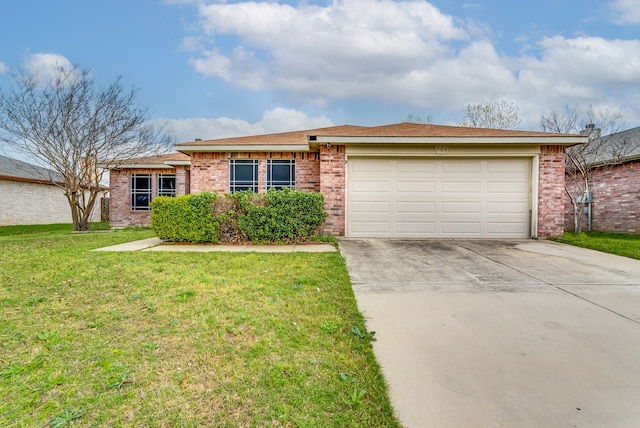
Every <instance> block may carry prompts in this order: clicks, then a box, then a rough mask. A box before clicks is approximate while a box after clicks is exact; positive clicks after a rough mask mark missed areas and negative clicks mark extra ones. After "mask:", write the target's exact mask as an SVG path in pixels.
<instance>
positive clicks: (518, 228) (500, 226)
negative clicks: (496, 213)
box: [487, 221, 529, 237]
mask: <svg viewBox="0 0 640 428" xmlns="http://www.w3.org/2000/svg"><path fill="white" fill-rule="evenodd" d="M528 230H529V226H528V224H526V223H522V222H517V221H516V222H513V223H509V222H506V221H502V222H500V223H491V222H489V223H487V232H488V233H490V234H492V235H495V236H496V237H498V235H505V237H510V235H512V234H521V233H527V231H528Z"/></svg>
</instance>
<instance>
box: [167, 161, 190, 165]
mask: <svg viewBox="0 0 640 428" xmlns="http://www.w3.org/2000/svg"><path fill="white" fill-rule="evenodd" d="M164 163H165V165H171V166H189V165H191V161H190V160H167V161H164Z"/></svg>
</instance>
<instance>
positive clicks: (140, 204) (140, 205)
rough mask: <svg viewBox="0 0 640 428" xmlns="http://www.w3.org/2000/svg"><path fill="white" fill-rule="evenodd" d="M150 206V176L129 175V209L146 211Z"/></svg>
mask: <svg viewBox="0 0 640 428" xmlns="http://www.w3.org/2000/svg"><path fill="white" fill-rule="evenodd" d="M150 206H151V174H131V209H132V210H133V211H148V210H149V208H150Z"/></svg>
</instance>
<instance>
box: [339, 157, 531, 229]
mask: <svg viewBox="0 0 640 428" xmlns="http://www.w3.org/2000/svg"><path fill="white" fill-rule="evenodd" d="M347 168H348V171H347V180H348V183H347V192H348V194H347V235H348V236H353V237H447V238H483V237H486V238H491V237H494V238H526V237H529V236H530V198H531V190H530V187H531V172H530V169H531V160H530V159H525V158H509V159H497V158H496V159H492V158H488V159H484V158H476V159H452V158H451V159H446V158H445V159H432V158H430V159H427V158H410V159H408V158H404V159H403V158H364V157H363V158H359V157H350V158H349V160H348V162H347Z"/></svg>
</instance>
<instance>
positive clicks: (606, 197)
mask: <svg viewBox="0 0 640 428" xmlns="http://www.w3.org/2000/svg"><path fill="white" fill-rule="evenodd" d="M590 188H591V192H592V196H593V203H592V205H591V210H592V211H591V218H592V225H591V228H592V230H596V231H600V232H625V233H640V161H633V162H625V163H623V164H621V165H617V166H615V167H610V168H604V169H600V170H598V171H596V172H595V173H594V174H593V175H592V178H591V182H590ZM565 225H566V228H567V230H573V206H572V205H571V202H569V201H567V203H566V206H565ZM582 227H583V230H587V215H586V214H585V215H584V216H583V224H582Z"/></svg>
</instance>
